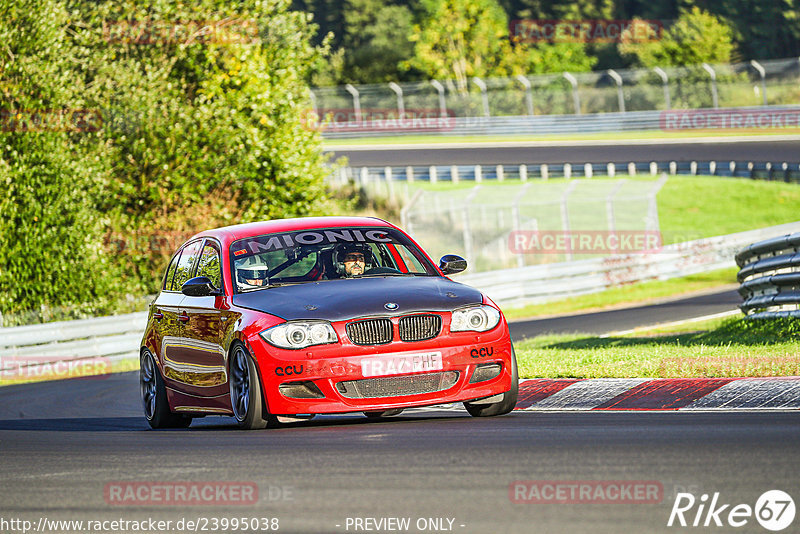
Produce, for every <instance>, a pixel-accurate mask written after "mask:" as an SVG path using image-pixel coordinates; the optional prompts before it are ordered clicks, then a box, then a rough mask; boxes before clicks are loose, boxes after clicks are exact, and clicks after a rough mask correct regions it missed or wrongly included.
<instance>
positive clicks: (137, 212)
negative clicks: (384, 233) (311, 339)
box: [0, 0, 327, 322]
mask: <svg viewBox="0 0 800 534" xmlns="http://www.w3.org/2000/svg"><path fill="white" fill-rule="evenodd" d="M289 4H290V3H289V2H288V1H287V0H264V1H261V0H246V1H243V2H233V1H227V2H221V1H212V0H203V1H200V2H197V3H192V4H191V5H185V4H183V3H179V2H176V1H156V2H152V3H148V5H142V4H141V3H137V2H132V1H123V2H85V3H74V2H73V3H64V2H58V1H54V0H47V1H44V2H38V1H32V0H11V1H10V2H6V3H4V7H3V8H0V9H2V10H3V17H2V21H0V38H2V40H3V42H4V44H5V45H7V47H8V50H9V51H10V53H3V54H1V55H0V56H2V57H0V73H2V79H3V81H4V82H5V83H4V84H3V85H2V87H3V89H4V91H5V92H4V93H3V95H2V100H3V101H2V106H0V107H1V108H2V109H5V110H39V111H41V110H62V109H63V110H76V109H83V110H89V111H90V115H89V117H90V118H91V119H92V121H93V122H92V123H91V124H90V125H89V126H88V127H82V128H74V127H73V128H67V130H68V131H38V132H20V131H13V130H12V131H5V132H2V133H0V142H2V152H0V180H2V183H3V184H4V185H5V186H6V187H4V189H5V191H6V192H5V194H3V196H2V199H0V202H1V203H2V204H0V206H2V213H3V219H4V222H3V223H0V224H2V225H3V226H2V227H0V228H2V233H0V249H2V251H3V252H1V253H0V254H1V255H2V259H3V261H2V266H0V269H1V270H0V288H1V289H2V297H0V299H1V300H0V312H2V313H4V314H6V316H7V317H8V314H9V313H11V314H14V313H19V312H22V311H26V310H32V309H38V308H39V307H40V306H42V305H46V306H64V305H70V306H74V307H76V308H84V309H86V308H91V309H92V310H93V311H96V310H97V307H98V306H100V308H103V309H102V310H100V311H101V312H108V311H113V310H114V309H115V308H116V305H115V303H117V302H119V301H120V299H123V298H124V296H125V295H126V294H128V293H133V294H142V293H153V292H155V291H156V289H157V280H158V279H160V275H161V271H162V269H163V268H164V265H165V259H166V258H167V257H168V255H169V254H171V252H173V251H174V249H175V247H176V246H177V245H179V244H180V243H181V242H182V241H183V240H184V239H185V238H186V237H188V236H190V235H191V234H193V233H195V232H196V231H200V230H203V229H205V228H208V227H214V226H221V225H225V224H233V223H240V222H248V221H253V220H262V219H271V218H280V217H291V216H303V215H308V214H315V213H318V212H319V211H320V210H321V209H322V206H323V205H324V204H323V203H324V202H325V194H324V193H325V192H324V188H323V182H322V180H323V177H324V175H325V173H326V172H327V171H326V170H325V167H324V165H323V163H324V159H325V158H324V156H323V154H322V149H321V143H320V138H319V133H318V132H317V131H315V130H314V129H312V128H308V127H306V123H305V119H306V116H307V113H308V110H309V109H310V102H309V100H308V88H307V86H306V83H305V80H306V79H308V77H309V70H308V69H309V66H310V65H312V64H314V63H315V62H318V61H319V58H320V57H321V54H322V53H323V52H324V51H323V50H322V49H320V48H317V47H314V46H312V45H311V44H310V37H311V35H312V34H313V31H314V28H313V27H312V26H311V25H310V24H309V18H308V16H307V15H306V14H304V13H298V12H293V11H291V10H290V9H289ZM45 130H47V129H45ZM88 303H91V304H88ZM98 303H104V304H98ZM7 322H8V320H7Z"/></svg>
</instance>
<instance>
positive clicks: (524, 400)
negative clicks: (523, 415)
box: [514, 378, 578, 410]
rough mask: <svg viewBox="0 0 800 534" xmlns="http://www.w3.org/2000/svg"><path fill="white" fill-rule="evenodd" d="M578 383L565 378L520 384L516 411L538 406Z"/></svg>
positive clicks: (575, 380) (574, 379)
mask: <svg viewBox="0 0 800 534" xmlns="http://www.w3.org/2000/svg"><path fill="white" fill-rule="evenodd" d="M575 382H578V379H577V378H565V379H563V380H550V379H539V380H526V381H524V382H520V384H519V397H518V400H517V406H516V407H515V408H514V409H515V410H522V409H525V408H527V407H529V406H531V405H533V404H536V403H537V402H539V401H540V400H542V399H546V398H547V397H549V396H550V395H552V394H553V393H558V392H559V391H561V390H562V389H564V388H565V387H567V386H571V385H572V384H574V383H575Z"/></svg>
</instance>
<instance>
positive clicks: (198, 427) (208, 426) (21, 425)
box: [0, 411, 468, 432]
mask: <svg viewBox="0 0 800 534" xmlns="http://www.w3.org/2000/svg"><path fill="white" fill-rule="evenodd" d="M465 417H466V418H468V415H467V414H466V412H465V413H463V414H462V413H459V412H456V411H447V412H444V411H443V412H427V413H424V414H403V415H401V416H395V417H387V418H383V419H368V418H366V417H362V416H358V415H332V416H331V415H326V416H319V417H316V418H314V419H312V420H309V421H298V422H292V423H281V424H280V425H278V426H277V427H275V428H270V429H266V431H267V432H269V431H276V430H283V429H287V430H288V429H302V428H319V427H347V426H354V425H355V426H358V425H364V424H369V425H397V424H408V423H415V422H425V421H431V420H434V419H436V420H442V419H448V420H449V419H463V418H465ZM2 430H17V431H45V432H140V431H142V430H146V431H152V432H193V431H194V432H202V431H219V430H226V431H236V430H239V427H238V426H237V425H236V421H235V420H234V419H233V418H232V417H211V418H208V419H205V418H203V419H197V420H195V421H194V422H193V423H192V426H191V427H190V428H189V429H160V430H152V429H151V428H150V427H149V426H148V424H147V421H145V419H144V417H65V418H20V419H2V420H0V431H2Z"/></svg>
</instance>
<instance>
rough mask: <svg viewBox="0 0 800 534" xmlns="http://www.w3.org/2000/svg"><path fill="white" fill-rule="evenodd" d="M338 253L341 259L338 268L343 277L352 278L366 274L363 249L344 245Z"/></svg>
mask: <svg viewBox="0 0 800 534" xmlns="http://www.w3.org/2000/svg"><path fill="white" fill-rule="evenodd" d="M337 253H338V259H339V261H338V262H337V263H338V264H339V265H337V267H338V270H339V272H340V274H341V275H342V276H343V277H346V278H352V277H354V276H360V275H362V274H364V269H365V268H366V257H365V253H364V249H363V248H362V247H359V246H357V245H344V246H342V247H340V249H339V250H338V251H337Z"/></svg>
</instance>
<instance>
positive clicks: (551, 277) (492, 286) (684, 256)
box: [453, 222, 800, 307]
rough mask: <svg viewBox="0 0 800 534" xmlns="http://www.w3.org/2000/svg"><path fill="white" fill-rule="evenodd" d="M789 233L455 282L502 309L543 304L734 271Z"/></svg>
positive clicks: (787, 228) (758, 233)
mask: <svg viewBox="0 0 800 534" xmlns="http://www.w3.org/2000/svg"><path fill="white" fill-rule="evenodd" d="M786 232H800V222H795V223H789V224H784V225H780V226H773V227H770V228H763V229H760V230H750V231H747V232H740V233H736V234H729V235H725V236H718V237H710V238H706V239H698V240H695V241H689V242H685V243H678V244H674V245H668V246H665V247H663V248H662V249H661V250H660V251H658V252H656V253H650V254H646V253H642V254H626V255H617V256H608V257H605V258H593V259H589V260H580V261H573V262H564V263H552V264H547V265H534V266H530V267H522V268H517V269H504V270H500V271H492V272H487V273H477V274H464V275H455V276H453V279H454V280H457V281H458V282H462V283H465V284H468V285H470V286H473V287H475V288H477V289H479V290H481V291H483V292H485V293H486V294H487V295H488V296H489V297H491V298H492V300H494V301H495V302H496V303H497V304H499V305H501V306H508V307H515V306H524V305H526V304H539V303H546V302H547V301H548V300H554V299H556V298H563V297H567V296H578V295H584V294H588V293H595V292H598V291H602V290H604V289H608V288H610V287H613V286H618V285H621V284H627V283H633V282H642V281H647V280H666V279H669V278H677V277H680V276H687V275H690V274H696V273H700V272H706V271H712V270H716V269H724V268H727V267H733V266H734V265H735V263H734V261H733V258H734V256H735V254H736V252H737V251H739V250H741V249H742V247H744V246H746V245H747V244H748V243H753V242H754V241H757V240H760V239H764V238H765V237H767V236H770V235H775V234H776V233H786ZM798 264H799V265H800V262H798Z"/></svg>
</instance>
